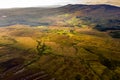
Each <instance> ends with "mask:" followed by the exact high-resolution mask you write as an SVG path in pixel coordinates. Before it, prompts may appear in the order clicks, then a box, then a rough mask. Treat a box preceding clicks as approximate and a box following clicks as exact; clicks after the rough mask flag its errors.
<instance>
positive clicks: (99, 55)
mask: <svg viewBox="0 0 120 80" xmlns="http://www.w3.org/2000/svg"><path fill="white" fill-rule="evenodd" d="M11 28H12V31H11ZM11 28H8V27H6V28H0V30H2V29H4V32H2V34H1V35H0V47H4V48H3V49H0V55H2V54H5V55H4V56H2V57H1V59H0V61H1V62H4V61H7V60H9V59H12V58H14V57H21V58H24V59H25V62H24V64H26V63H28V62H29V61H32V60H34V59H35V58H36V57H38V56H40V55H38V52H37V49H36V48H37V45H38V44H37V42H36V41H37V40H38V41H41V42H42V43H44V45H45V46H49V47H50V49H51V51H50V53H49V54H45V55H42V56H40V59H38V60H37V61H35V62H33V63H31V64H29V65H28V66H26V67H25V69H32V70H34V69H36V68H37V69H40V70H44V71H46V72H47V73H48V74H50V76H52V77H54V78H56V79H57V80H116V79H119V76H118V75H119V74H120V69H119V68H120V65H119V64H120V56H119V54H120V49H119V47H120V40H119V39H114V38H111V37H110V36H109V35H108V34H107V33H105V32H99V31H96V30H93V29H90V28H88V27H87V28H85V27H84V28H77V27H75V28H68V27H48V28H46V27H24V26H23V27H21V28H19V27H15V26H14V27H11ZM18 34H19V35H18ZM10 53H11V54H10ZM12 55H14V56H12ZM106 62H107V63H106ZM108 63H110V65H111V66H114V67H115V68H114V69H111V68H110V66H108V65H109V64H108ZM0 69H2V68H0ZM1 73H2V72H1ZM19 75H20V74H19ZM110 75H111V76H110Z"/></svg>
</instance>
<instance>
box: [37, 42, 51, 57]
mask: <svg viewBox="0 0 120 80" xmlns="http://www.w3.org/2000/svg"><path fill="white" fill-rule="evenodd" d="M37 43H38V45H37V51H38V55H40V56H41V55H44V54H49V53H51V51H52V50H51V48H50V47H49V46H47V45H45V43H42V42H41V41H37Z"/></svg>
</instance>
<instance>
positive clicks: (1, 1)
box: [0, 0, 120, 8]
mask: <svg viewBox="0 0 120 80" xmlns="http://www.w3.org/2000/svg"><path fill="white" fill-rule="evenodd" d="M66 4H112V5H117V6H120V0H0V8H17V7H44V6H52V5H66Z"/></svg>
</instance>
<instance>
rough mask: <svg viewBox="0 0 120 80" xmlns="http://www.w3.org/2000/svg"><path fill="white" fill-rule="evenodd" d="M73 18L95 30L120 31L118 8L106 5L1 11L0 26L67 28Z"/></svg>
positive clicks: (78, 5) (77, 5)
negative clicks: (94, 27) (89, 24)
mask: <svg viewBox="0 0 120 80" xmlns="http://www.w3.org/2000/svg"><path fill="white" fill-rule="evenodd" d="M65 15H68V16H65ZM73 17H74V18H76V19H79V20H80V21H84V22H89V23H94V24H96V25H97V29H99V27H100V26H102V28H103V27H104V28H108V27H109V28H110V29H113V26H114V27H115V28H114V29H120V27H119V24H120V7H117V6H112V5H106V4H101V5H83V4H75V5H72V4H69V5H66V6H61V7H55V8H40V7H34V8H18V9H17V8H16V9H2V10H0V26H9V25H14V24H25V25H30V26H39V25H44V26H49V25H64V26H69V25H68V23H67V22H69V21H68V20H72V18H73ZM61 23H62V24H61ZM78 26H79V25H78ZM98 26H99V27H98ZM100 29H101V27H100ZM103 30H104V29H103Z"/></svg>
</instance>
